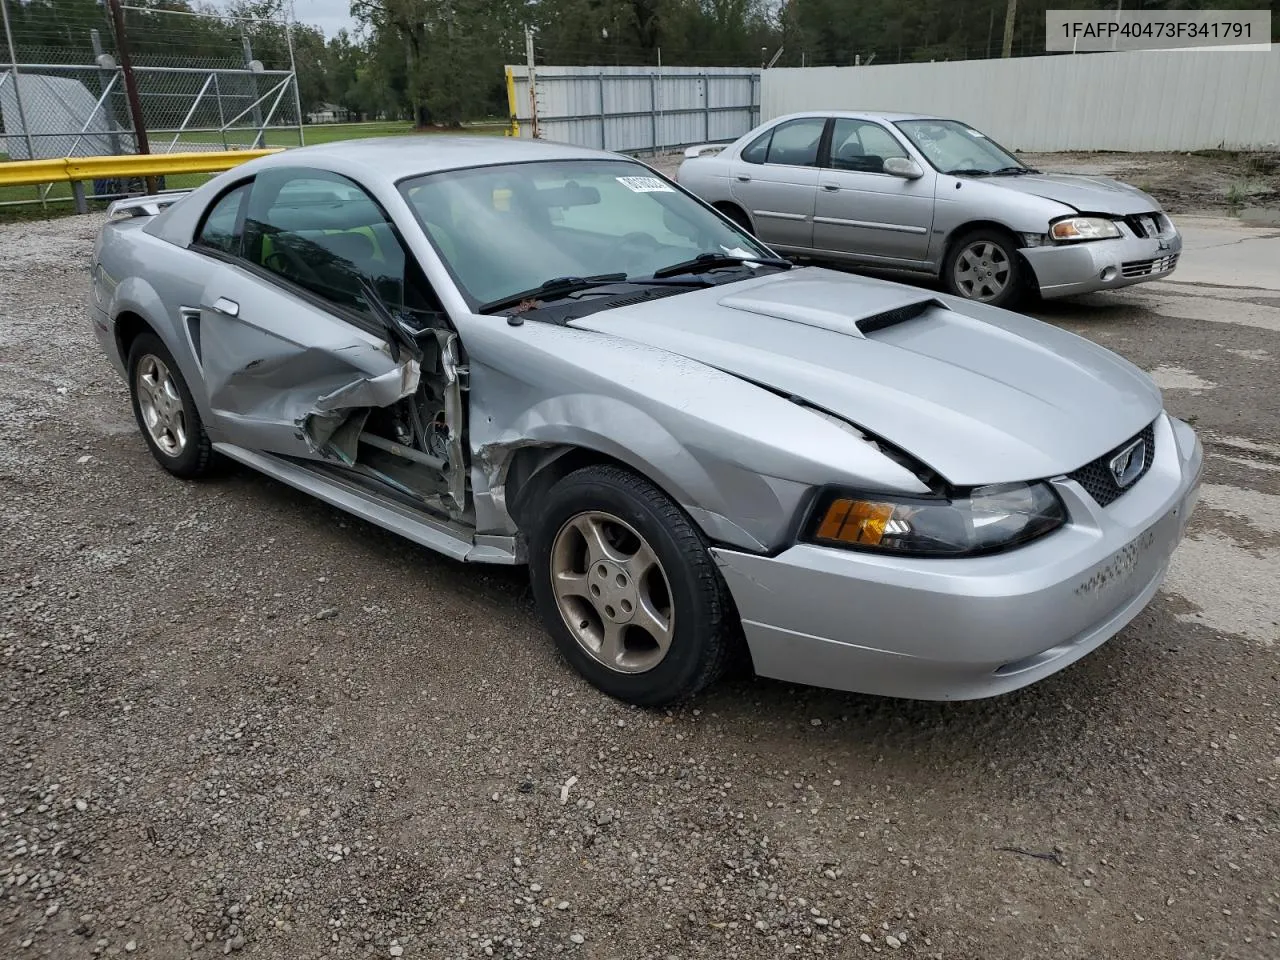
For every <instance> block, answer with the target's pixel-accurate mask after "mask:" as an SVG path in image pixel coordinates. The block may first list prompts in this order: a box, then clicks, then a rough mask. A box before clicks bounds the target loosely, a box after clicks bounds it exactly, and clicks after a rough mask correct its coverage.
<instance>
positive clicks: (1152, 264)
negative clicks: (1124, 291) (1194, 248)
mask: <svg viewBox="0 0 1280 960" xmlns="http://www.w3.org/2000/svg"><path fill="white" fill-rule="evenodd" d="M1177 264H1178V255H1177V254H1176V253H1171V254H1169V256H1167V257H1158V258H1156V259H1155V260H1130V261H1129V262H1128V263H1122V264H1120V275H1121V276H1124V277H1146V276H1150V275H1151V274H1153V273H1164V272H1165V271H1166V270H1172V269H1173V268H1174V267H1175V266H1177Z"/></svg>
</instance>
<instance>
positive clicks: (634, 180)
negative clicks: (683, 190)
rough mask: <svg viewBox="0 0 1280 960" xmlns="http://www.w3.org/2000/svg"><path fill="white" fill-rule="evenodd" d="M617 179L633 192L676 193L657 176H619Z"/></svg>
mask: <svg viewBox="0 0 1280 960" xmlns="http://www.w3.org/2000/svg"><path fill="white" fill-rule="evenodd" d="M616 179H617V181H618V182H619V183H620V184H622V185H623V186H624V187H626V188H627V189H628V190H630V191H631V192H632V193H675V191H674V190H672V189H671V188H670V187H668V186H667V185H666V184H665V183H663V182H662V181H661V180H659V179H658V178H657V177H617V178H616Z"/></svg>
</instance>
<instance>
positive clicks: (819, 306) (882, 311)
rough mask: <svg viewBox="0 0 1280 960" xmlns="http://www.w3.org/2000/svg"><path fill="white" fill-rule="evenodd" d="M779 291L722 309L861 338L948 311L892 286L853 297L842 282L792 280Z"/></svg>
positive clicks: (762, 290)
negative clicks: (929, 314)
mask: <svg viewBox="0 0 1280 960" xmlns="http://www.w3.org/2000/svg"><path fill="white" fill-rule="evenodd" d="M777 287H778V288H779V289H774V285H772V284H770V285H766V286H763V287H758V288H756V289H754V290H750V291H746V292H744V293H742V294H739V295H738V296H732V297H725V298H724V299H723V300H721V301H720V306H722V307H729V308H730V309H732V310H741V311H743V312H744V313H754V314H758V315H760V316H764V317H773V318H774V319H775V320H788V321H790V322H792V323H802V324H804V325H805V326H807V327H817V328H819V329H820V330H830V331H832V332H833V333H843V334H845V335H846V336H851V337H863V338H865V337H866V336H867V335H868V334H870V333H874V332H875V331H877V330H884V329H885V328H887V327H892V326H897V325H898V324H900V323H905V322H907V321H908V320H912V319H914V318H915V317H918V316H920V315H921V314H923V313H926V312H928V311H929V310H948V309H950V308H949V307H947V305H946V304H944V303H943V302H942V301H941V300H939V299H938V298H937V297H931V296H929V295H928V294H925V293H922V292H921V291H919V290H912V289H909V288H901V287H897V286H896V285H889V284H886V285H885V286H884V287H883V288H880V287H872V286H867V287H863V288H860V289H859V290H857V292H856V294H854V295H852V296H851V291H850V289H849V285H848V284H847V283H841V282H840V281H838V280H828V279H814V280H793V281H791V282H788V283H785V284H777Z"/></svg>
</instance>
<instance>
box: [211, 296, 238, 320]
mask: <svg viewBox="0 0 1280 960" xmlns="http://www.w3.org/2000/svg"><path fill="white" fill-rule="evenodd" d="M213 312H214V313H220V314H222V315H223V316H224V317H238V316H240V304H238V303H236V302H235V301H234V300H228V299H227V298H226V297H219V298H218V299H217V300H215V301H213Z"/></svg>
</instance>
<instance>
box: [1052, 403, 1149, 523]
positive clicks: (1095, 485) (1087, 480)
mask: <svg viewBox="0 0 1280 960" xmlns="http://www.w3.org/2000/svg"><path fill="white" fill-rule="evenodd" d="M1135 440H1145V441H1146V443H1147V462H1146V463H1144V464H1143V465H1142V472H1141V473H1139V474H1138V475H1137V476H1136V477H1135V478H1134V479H1133V482H1132V483H1130V484H1129V485H1128V486H1127V487H1121V486H1119V485H1118V484H1117V483H1116V478H1115V477H1114V476H1113V475H1112V473H1111V458H1112V457H1114V456H1115V455H1116V454H1117V453H1119V452H1120V451H1121V450H1123V449H1124V448H1125V447H1127V446H1129V444H1131V443H1133V441H1135ZM1155 454H1156V425H1155V423H1151V424H1148V426H1147V428H1146V429H1145V430H1143V431H1142V432H1141V433H1139V434H1138V435H1137V436H1133V437H1130V438H1129V439H1128V440H1126V441H1125V442H1124V443H1122V444H1120V446H1118V447H1116V448H1115V449H1114V450H1108V451H1107V452H1106V453H1104V454H1103V455H1102V456H1100V457H1099V458H1098V459H1097V460H1094V461H1091V462H1090V463H1086V464H1085V465H1084V466H1083V467H1081V468H1080V469H1079V470H1076V471H1075V472H1074V473H1069V474H1067V477H1068V478H1069V479H1071V480H1074V481H1075V482H1076V483H1078V484H1080V486H1082V487H1084V489H1085V491H1086V492H1087V493H1088V494H1089V496H1091V497H1093V499H1094V500H1096V501H1097V502H1098V506H1100V507H1105V506H1109V505H1110V504H1112V503H1114V502H1115V501H1116V500H1117V499H1119V497H1120V495H1121V494H1123V493H1126V492H1128V491H1129V490H1132V489H1133V488H1134V487H1136V486H1137V485H1138V484H1139V483H1140V482H1141V481H1142V478H1143V477H1145V476H1146V475H1147V471H1148V470H1150V469H1151V461H1152V460H1154V459H1155Z"/></svg>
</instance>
